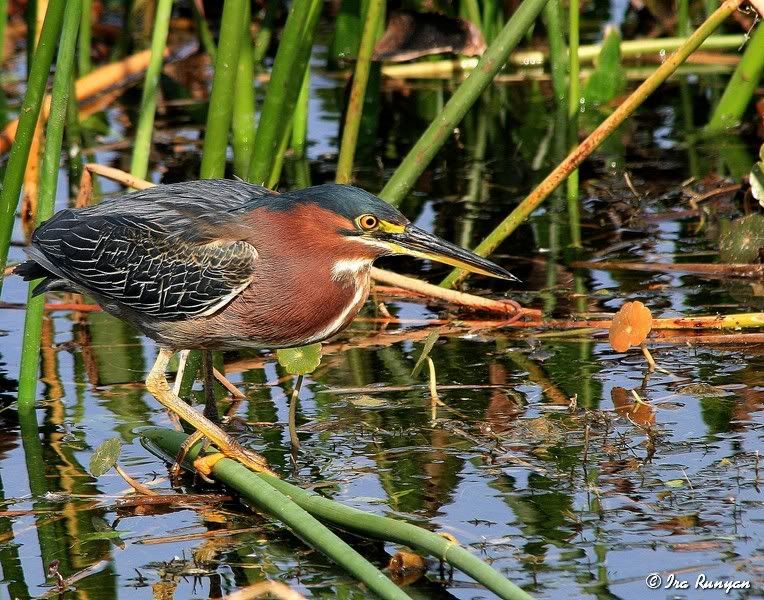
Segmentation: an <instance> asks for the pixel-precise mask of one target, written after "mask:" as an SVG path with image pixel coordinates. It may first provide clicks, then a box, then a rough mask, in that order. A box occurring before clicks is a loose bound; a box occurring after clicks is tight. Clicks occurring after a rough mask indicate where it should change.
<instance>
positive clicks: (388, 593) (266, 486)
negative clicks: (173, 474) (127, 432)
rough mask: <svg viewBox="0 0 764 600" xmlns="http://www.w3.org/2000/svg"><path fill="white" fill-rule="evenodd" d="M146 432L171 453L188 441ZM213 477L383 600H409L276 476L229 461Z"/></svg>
mask: <svg viewBox="0 0 764 600" xmlns="http://www.w3.org/2000/svg"><path fill="white" fill-rule="evenodd" d="M144 433H145V437H146V438H147V439H149V440H150V441H151V442H153V443H154V444H156V445H157V446H158V447H159V448H160V449H161V451H162V452H165V453H168V454H169V453H170V452H171V451H172V449H173V448H175V449H176V451H177V450H179V449H180V444H181V443H182V442H183V440H185V439H186V438H187V436H186V435H185V434H183V433H180V432H176V431H172V430H167V429H159V428H154V427H152V428H149V429H148V430H147V431H145V432H144ZM201 447H202V444H196V445H195V446H194V447H193V448H192V449H191V451H190V452H189V453H188V455H187V456H186V459H187V461H188V460H193V459H195V458H196V456H197V455H198V454H199V450H200V448H201ZM212 475H213V477H215V479H217V480H218V481H220V482H222V483H224V484H225V485H228V486H230V487H232V488H234V489H235V490H236V491H237V492H239V493H240V494H241V495H242V497H244V498H245V499H246V500H248V501H249V502H252V503H253V504H254V505H255V506H258V507H259V508H262V509H264V510H265V511H267V512H268V513H270V514H272V515H273V516H274V517H276V518H277V519H278V520H279V521H281V522H283V523H284V524H285V525H287V526H288V527H289V528H290V529H292V531H294V532H295V534H297V535H298V536H299V537H300V538H301V539H302V540H304V541H305V542H307V543H308V544H310V545H311V546H313V547H314V548H316V549H318V550H319V551H321V552H323V553H324V554H325V555H326V556H328V557H329V558H331V559H332V560H333V561H334V562H336V563H337V564H338V565H340V566H341V567H343V568H344V569H346V570H347V571H348V572H349V573H351V574H352V575H353V576H355V577H356V578H358V579H359V580H360V581H362V582H363V583H364V584H365V585H366V586H367V587H368V588H369V590H371V591H372V592H374V593H375V594H377V595H378V596H379V597H380V598H392V599H396V600H405V599H407V598H409V596H408V595H406V593H404V592H403V590H401V589H400V588H399V587H398V586H397V585H395V584H394V583H393V582H392V581H390V580H389V579H388V578H387V577H385V576H384V575H383V574H382V572H381V571H380V570H379V569H377V568H376V567H375V566H374V565H373V564H371V563H370V562H369V561H368V560H366V559H365V558H364V557H363V556H361V555H360V554H359V553H358V552H356V551H355V550H354V549H353V548H351V547H350V546H349V545H348V544H347V542H345V541H344V540H342V539H341V538H339V537H338V536H337V535H336V534H334V533H333V532H332V531H330V530H329V529H328V528H327V527H326V526H325V525H323V524H322V523H321V522H319V521H318V520H317V519H316V518H315V517H314V516H312V515H311V514H310V513H309V512H308V511H306V510H305V509H304V508H301V507H300V505H299V504H298V503H296V502H294V501H293V499H292V498H290V497H289V496H287V495H286V494H284V493H283V492H281V491H279V490H278V489H277V488H276V487H275V486H274V485H273V483H272V482H273V481H274V480H275V481H278V479H277V478H276V477H270V478H264V477H260V476H258V475H257V474H255V473H254V472H252V471H250V470H249V469H247V468H246V467H245V466H244V465H242V464H241V463H238V462H236V461H234V460H231V459H227V458H226V459H222V460H220V461H218V462H217V463H215V466H214V467H213V468H212Z"/></svg>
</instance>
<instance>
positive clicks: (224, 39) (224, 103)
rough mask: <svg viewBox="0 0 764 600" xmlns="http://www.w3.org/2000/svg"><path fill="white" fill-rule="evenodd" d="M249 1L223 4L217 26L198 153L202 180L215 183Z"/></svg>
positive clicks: (222, 164)
mask: <svg viewBox="0 0 764 600" xmlns="http://www.w3.org/2000/svg"><path fill="white" fill-rule="evenodd" d="M248 1H249V0H225V4H224V5H223V19H222V21H221V24H220V43H219V45H218V51H217V58H216V60H215V77H214V79H213V80H212V93H211V94H210V103H209V109H208V110H207V130H206V132H205V134H204V147H203V150H202V166H201V171H200V174H201V177H202V179H216V178H220V177H223V176H224V175H225V164H226V150H227V148H228V132H229V130H230V129H231V117H232V115H233V99H234V92H235V89H236V73H237V71H238V68H237V65H238V63H239V53H240V51H241V38H242V34H243V32H244V28H243V27H242V23H241V21H242V15H244V13H245V7H246V5H247V2H248Z"/></svg>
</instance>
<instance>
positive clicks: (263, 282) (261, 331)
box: [204, 263, 371, 348]
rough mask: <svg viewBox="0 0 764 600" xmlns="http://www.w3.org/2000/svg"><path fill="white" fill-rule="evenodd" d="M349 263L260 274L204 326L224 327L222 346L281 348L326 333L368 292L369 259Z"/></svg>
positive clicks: (347, 318) (345, 321)
mask: <svg viewBox="0 0 764 600" xmlns="http://www.w3.org/2000/svg"><path fill="white" fill-rule="evenodd" d="M347 266H348V269H347V270H343V269H342V268H340V269H339V270H338V269H332V265H326V267H324V266H319V265H314V266H313V268H311V269H302V270H301V271H300V272H299V273H297V272H283V271H282V272H281V273H278V274H265V273H259V274H257V275H256V277H255V279H254V281H253V282H252V284H251V285H250V286H249V287H248V288H247V289H246V290H245V291H244V292H243V293H242V294H240V295H239V296H238V297H237V298H236V299H235V300H234V301H233V302H232V303H231V304H230V305H229V306H228V308H227V309H226V310H225V311H222V312H221V313H220V314H219V315H217V316H215V317H213V318H212V319H211V320H210V321H209V322H208V323H207V324H206V325H205V327H204V328H205V329H206V330H214V331H221V332H222V331H226V332H228V335H227V336H226V340H225V343H224V344H223V343H222V342H223V341H222V340H221V343H220V344H216V345H219V346H220V347H225V348H237V347H239V348H240V347H263V348H285V347H292V346H302V345H305V344H312V343H314V342H320V341H322V340H325V339H327V338H330V337H332V336H333V335H335V334H337V333H339V332H340V331H342V330H343V329H345V328H346V327H347V326H348V325H349V324H350V323H351V322H352V320H353V318H354V317H355V316H356V315H357V314H358V312H359V311H360V310H361V308H362V307H363V304H364V302H366V298H367V297H368V294H369V286H370V275H369V273H370V266H371V264H370V263H367V264H360V263H358V264H353V265H352V269H351V268H350V264H348V265H347ZM207 345H210V344H209V343H208V344H207Z"/></svg>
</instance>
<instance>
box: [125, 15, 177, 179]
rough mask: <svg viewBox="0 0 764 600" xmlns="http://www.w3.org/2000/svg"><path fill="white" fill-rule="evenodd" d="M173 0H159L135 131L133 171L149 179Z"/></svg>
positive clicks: (131, 172) (131, 164)
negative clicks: (152, 142)
mask: <svg viewBox="0 0 764 600" xmlns="http://www.w3.org/2000/svg"><path fill="white" fill-rule="evenodd" d="M171 15H172V0H159V2H158V3H157V8H156V15H155V21H154V29H153V32H152V34H151V60H150V61H149V67H148V69H146V79H145V80H144V81H143V95H142V96H141V106H140V111H139V113H138V129H137V130H136V132H135V143H134V145H133V157H132V161H131V162H130V174H131V175H133V177H138V178H140V179H146V173H148V170H149V155H150V154H151V138H152V134H153V133H154V115H155V114H156V110H157V88H158V87H159V77H160V75H161V74H162V63H163V61H164V50H165V47H166V46H167V34H168V32H169V31H170V16H171Z"/></svg>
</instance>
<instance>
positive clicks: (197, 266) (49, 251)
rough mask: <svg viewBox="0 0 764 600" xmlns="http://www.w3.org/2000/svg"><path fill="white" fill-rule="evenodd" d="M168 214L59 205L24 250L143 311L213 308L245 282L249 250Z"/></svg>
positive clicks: (192, 312)
mask: <svg viewBox="0 0 764 600" xmlns="http://www.w3.org/2000/svg"><path fill="white" fill-rule="evenodd" d="M93 208H96V207H93ZM99 212H100V213H104V212H106V214H98V213H99ZM94 213H95V214H94ZM175 216H176V219H175V223H174V225H175V226H174V227H168V226H167V223H165V222H164V219H154V220H149V219H148V218H146V217H144V216H143V215H141V214H138V215H136V214H128V213H125V212H121V211H119V212H117V211H116V210H112V211H110V212H108V211H103V209H102V210H101V211H93V210H89V209H84V210H64V211H61V212H59V213H58V214H56V215H55V216H54V217H53V219H51V220H49V221H47V222H46V223H45V224H44V225H43V226H42V227H40V228H38V229H37V231H36V232H35V234H34V237H33V249H32V251H31V252H30V255H31V257H32V258H33V259H34V260H35V261H36V262H37V263H39V264H40V265H42V266H43V267H44V268H46V269H47V270H49V271H51V272H52V273H54V274H56V275H58V276H60V277H61V278H63V279H64V280H67V281H70V282H72V283H73V284H74V285H75V286H76V287H78V288H80V289H82V290H84V291H89V292H92V293H93V294H94V295H96V296H97V297H102V298H106V299H107V300H111V301H114V302H116V303H118V304H119V305H121V306H122V307H124V308H127V309H129V310H132V311H135V312H138V313H141V314H143V315H145V316H149V317H152V318H155V319H161V320H181V319H188V318H192V317H199V316H206V315H210V314H213V313H215V312H217V311H218V310H219V309H220V308H222V307H223V306H225V305H226V304H228V302H230V301H231V300H232V299H233V298H234V297H236V296H237V295H238V294H239V293H240V292H241V291H242V290H243V289H244V288H246V287H247V286H248V285H249V283H250V282H251V281H252V278H253V275H254V270H255V265H256V262H257V250H256V249H255V248H254V247H253V246H252V245H251V244H249V243H247V242H245V241H240V240H225V239H214V237H213V239H212V241H210V240H209V239H205V238H209V237H210V236H209V231H207V233H205V235H197V234H198V233H199V232H200V231H201V230H200V228H199V226H198V224H197V225H194V224H193V220H191V219H185V220H184V219H182V218H181V217H180V216H179V215H178V214H177V213H176V215H175ZM165 217H167V218H168V219H169V217H172V215H165ZM177 221H183V223H181V227H178V223H177ZM183 227H185V228H183Z"/></svg>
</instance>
